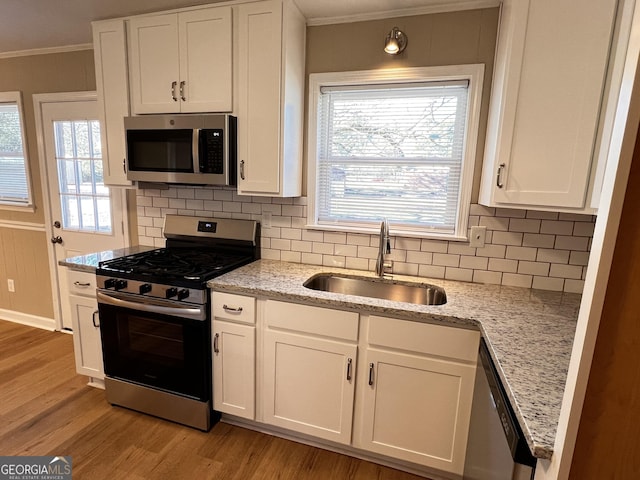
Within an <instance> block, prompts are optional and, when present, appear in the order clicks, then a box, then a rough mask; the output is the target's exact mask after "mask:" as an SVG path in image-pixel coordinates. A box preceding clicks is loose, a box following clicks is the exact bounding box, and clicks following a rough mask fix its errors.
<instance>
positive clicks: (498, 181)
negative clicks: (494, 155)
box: [496, 163, 507, 188]
mask: <svg viewBox="0 0 640 480" xmlns="http://www.w3.org/2000/svg"><path fill="white" fill-rule="evenodd" d="M506 166H507V165H506V164H504V163H501V164H500V165H499V166H498V174H497V175H496V187H498V188H503V187H504V183H502V170H503V169H504V167H506Z"/></svg>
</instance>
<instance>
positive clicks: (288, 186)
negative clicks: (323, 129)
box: [237, 0, 306, 197]
mask: <svg viewBox="0 0 640 480" xmlns="http://www.w3.org/2000/svg"><path fill="white" fill-rule="evenodd" d="M237 9H238V10H237V12H238V37H237V38H238V59H237V60H238V162H239V165H238V172H239V178H238V193H240V194H242V195H268V196H280V197H291V196H299V195H300V192H301V185H302V125H303V95H304V54H305V35H306V33H305V28H306V27H305V20H304V17H303V16H302V14H301V13H300V11H299V10H298V9H297V7H296V6H295V5H293V4H292V2H290V1H286V0H285V1H284V2H283V1H282V0H268V1H263V2H255V3H248V4H242V5H239V6H238V7H237Z"/></svg>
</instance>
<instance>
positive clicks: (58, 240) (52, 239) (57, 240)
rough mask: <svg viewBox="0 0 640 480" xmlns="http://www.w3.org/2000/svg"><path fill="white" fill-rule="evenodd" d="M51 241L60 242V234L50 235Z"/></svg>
mask: <svg viewBox="0 0 640 480" xmlns="http://www.w3.org/2000/svg"><path fill="white" fill-rule="evenodd" d="M51 243H62V237H61V236H60V235H57V236H55V237H51Z"/></svg>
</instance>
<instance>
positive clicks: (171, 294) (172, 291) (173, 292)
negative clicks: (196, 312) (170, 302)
mask: <svg viewBox="0 0 640 480" xmlns="http://www.w3.org/2000/svg"><path fill="white" fill-rule="evenodd" d="M176 295H178V289H177V288H173V287H171V288H167V290H166V292H165V296H166V297H167V298H171V297H175V296H176Z"/></svg>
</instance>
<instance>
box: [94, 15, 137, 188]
mask: <svg viewBox="0 0 640 480" xmlns="http://www.w3.org/2000/svg"><path fill="white" fill-rule="evenodd" d="M93 55H94V60H95V67H96V91H97V94H98V106H99V111H100V125H101V137H102V165H103V175H104V183H105V185H115V186H123V185H124V186H129V185H131V182H130V181H128V180H127V174H126V171H125V168H124V165H125V164H124V161H125V157H126V147H125V137H124V127H123V124H124V117H126V116H128V115H129V81H128V79H127V74H128V72H127V44H126V38H125V25H124V21H123V20H110V21H107V22H99V23H95V24H94V25H93Z"/></svg>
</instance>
